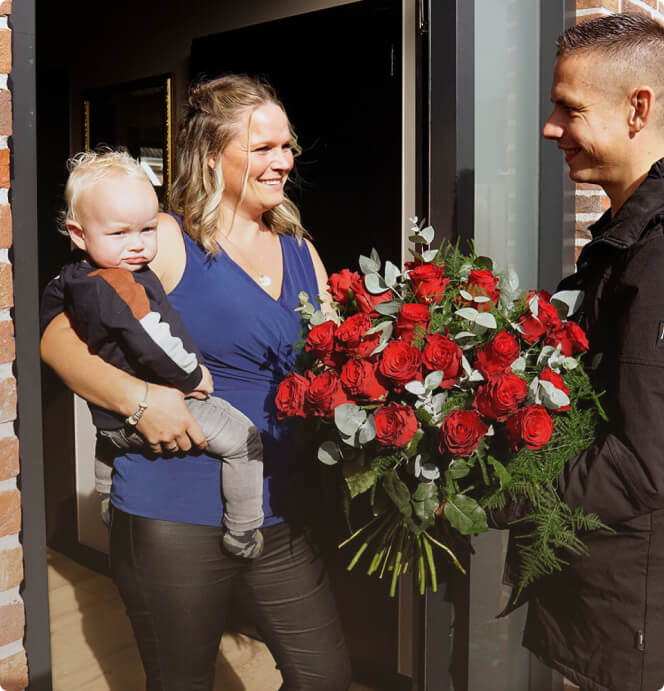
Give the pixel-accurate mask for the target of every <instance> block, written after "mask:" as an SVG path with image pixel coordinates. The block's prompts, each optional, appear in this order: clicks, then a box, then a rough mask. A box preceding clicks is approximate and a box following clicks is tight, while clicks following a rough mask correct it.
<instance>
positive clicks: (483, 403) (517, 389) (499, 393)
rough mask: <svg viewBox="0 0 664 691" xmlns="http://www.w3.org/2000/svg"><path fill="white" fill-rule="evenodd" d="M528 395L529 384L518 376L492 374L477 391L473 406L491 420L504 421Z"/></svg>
mask: <svg viewBox="0 0 664 691" xmlns="http://www.w3.org/2000/svg"><path fill="white" fill-rule="evenodd" d="M527 395H528V384H526V382H525V381H524V380H523V379H521V377H519V376H517V375H516V374H492V375H491V376H490V377H489V379H488V381H487V382H486V383H485V384H482V386H480V387H479V388H478V389H477V394H476V395H475V400H474V401H473V406H474V407H475V408H477V410H478V412H479V413H480V415H483V416H484V417H487V418H489V419H490V420H504V419H505V418H506V417H507V416H508V415H509V414H510V413H513V412H514V411H515V410H516V409H517V408H518V407H519V405H520V404H521V403H523V401H524V400H525V399H526V396H527Z"/></svg>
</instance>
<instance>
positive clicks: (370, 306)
mask: <svg viewBox="0 0 664 691" xmlns="http://www.w3.org/2000/svg"><path fill="white" fill-rule="evenodd" d="M350 289H351V290H352V291H353V295H354V296H355V302H356V303H357V309H358V310H360V312H365V313H366V314H370V315H371V316H372V317H377V316H378V312H376V309H375V308H376V305H378V304H379V303H381V302H389V301H390V300H391V299H392V291H391V290H386V291H385V292H384V293H380V294H379V295H373V294H371V293H370V292H369V291H368V290H367V289H366V288H365V287H364V276H360V275H359V274H358V275H357V277H356V278H354V279H353V282H352V284H351V287H350Z"/></svg>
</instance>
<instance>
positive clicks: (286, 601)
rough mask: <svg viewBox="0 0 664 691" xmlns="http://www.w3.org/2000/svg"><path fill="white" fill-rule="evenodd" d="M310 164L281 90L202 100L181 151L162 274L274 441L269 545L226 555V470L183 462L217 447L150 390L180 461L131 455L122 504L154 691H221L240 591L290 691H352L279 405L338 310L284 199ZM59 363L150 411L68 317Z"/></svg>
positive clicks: (206, 462) (47, 339)
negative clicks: (314, 307) (317, 309)
mask: <svg viewBox="0 0 664 691" xmlns="http://www.w3.org/2000/svg"><path fill="white" fill-rule="evenodd" d="M295 153H297V144H296V140H295V137H294V135H293V133H292V130H291V128H290V125H289V122H288V119H287V117H286V114H285V111H284V108H283V106H282V104H281V103H280V102H279V100H278V99H277V97H276V94H275V93H274V91H273V90H272V89H271V87H269V86H268V85H266V84H264V83H262V82H259V81H257V80H254V79H252V78H248V77H243V76H233V75H231V76H226V77H221V78H219V79H216V80H213V81H211V82H208V83H206V84H201V85H198V86H196V87H195V88H194V89H193V90H192V91H191V93H190V96H189V100H188V106H187V112H186V114H185V117H184V120H183V122H182V124H181V127H180V131H179V136H178V149H177V156H178V177H177V180H176V182H175V184H174V189H173V208H174V209H175V210H176V212H177V213H178V215H176V216H171V215H165V214H162V215H160V219H159V228H158V231H159V252H158V254H157V257H156V258H155V260H154V261H153V262H152V264H151V268H152V269H153V270H154V271H155V272H156V273H157V275H158V276H159V278H160V280H161V281H162V283H163V285H164V288H165V290H166V292H167V293H169V299H170V300H171V302H172V303H173V304H174V306H175V307H176V308H177V309H178V311H179V312H180V314H181V316H182V317H183V319H184V321H185V325H186V327H187V330H188V331H189V333H190V334H191V336H192V337H193V338H194V340H195V341H196V343H197V345H198V346H199V348H200V350H201V352H202V353H203V356H204V358H205V364H206V365H207V367H208V368H209V370H210V371H211V373H212V376H213V379H214V384H215V394H217V395H219V396H221V397H222V398H225V399H227V400H228V401H229V402H230V403H231V404H233V405H235V406H236V407H237V408H239V409H240V410H242V411H243V412H244V413H245V414H246V415H248V416H249V417H250V418H251V419H252V420H253V422H254V423H255V424H256V425H257V426H258V428H259V429H260V430H261V434H262V438H263V445H264V463H265V486H264V487H265V491H264V506H263V509H264V513H265V524H264V528H263V534H264V537H265V546H264V551H263V554H262V556H261V557H260V558H258V559H257V560H256V561H254V562H251V563H249V562H247V560H239V559H234V558H232V557H230V556H228V555H227V554H225V553H224V552H223V550H222V547H221V534H222V533H221V527H220V526H221V516H222V513H223V507H222V504H221V497H222V493H221V490H220V474H219V469H220V464H219V463H218V461H215V460H214V459H212V458H209V457H207V456H205V455H204V454H197V455H189V456H186V455H184V453H182V452H187V451H189V450H190V449H191V446H192V443H193V444H198V445H202V444H203V443H204V442H203V439H202V435H201V432H200V428H198V425H197V424H196V423H195V422H194V421H193V419H192V418H191V417H190V416H189V414H188V412H187V411H186V408H185V407H184V405H183V402H182V396H181V394H179V392H177V391H175V390H173V389H168V388H165V387H159V386H151V387H150V400H149V401H148V407H147V409H145V411H144V413H143V415H142V417H141V418H140V421H139V424H138V430H139V431H140V432H141V433H142V434H143V435H144V436H145V437H146V438H147V440H148V441H149V442H150V445H151V447H152V449H153V451H155V452H156V453H161V452H162V451H168V452H176V451H179V452H180V453H179V454H178V455H175V456H173V455H167V456H166V457H163V456H159V457H157V458H149V459H148V458H146V457H144V456H139V455H135V454H128V455H126V456H121V457H118V458H116V459H115V463H114V475H113V488H112V494H111V503H112V505H113V520H112V528H111V565H112V572H113V576H114V579H115V581H116V583H117V585H118V588H119V590H120V593H121V595H122V598H123V600H124V602H125V605H126V607H127V612H128V614H129V616H130V618H131V621H132V626H133V629H134V633H135V635H136V639H137V642H138V646H139V650H140V653H141V657H142V660H143V664H144V667H145V671H146V677H147V689H148V690H149V691H153V690H164V691H166V690H168V691H193V690H196V691H198V690H199V689H200V690H203V689H210V688H211V687H212V677H213V670H214V663H215V659H216V655H217V651H218V648H219V642H220V638H221V634H222V632H223V630H224V624H225V615H226V611H227V606H228V603H229V601H230V598H231V597H235V596H236V595H237V594H239V592H240V590H241V591H242V592H243V594H245V595H248V598H247V599H248V602H249V603H250V606H251V608H252V613H251V614H252V618H253V621H254V622H255V623H256V626H257V628H258V629H259V631H260V632H261V634H262V636H263V638H264V640H265V641H266V643H267V645H268V646H269V648H270V650H271V652H272V654H273V656H274V658H275V660H276V661H277V665H278V667H279V669H280V670H281V673H282V676H283V679H284V683H283V686H282V689H330V690H334V691H338V690H340V689H345V688H347V687H348V685H349V684H350V671H349V663H348V657H347V653H346V649H345V644H344V641H343V635H342V632H341V628H340V624H339V620H338V615H337V612H336V608H335V605H334V601H333V598H332V595H331V592H330V589H329V585H328V582H327V578H326V576H325V573H324V568H323V566H322V563H321V560H320V559H319V558H318V557H316V556H315V555H314V553H313V552H312V550H311V549H310V547H309V545H308V543H307V541H306V540H305V539H304V538H303V537H302V536H301V535H298V534H297V531H296V530H294V529H293V527H292V525H291V523H292V522H293V521H292V520H291V518H292V517H291V515H290V511H291V510H292V509H293V507H294V506H295V501H296V498H295V496H294V495H295V493H294V488H295V480H294V471H295V470H296V468H295V465H294V464H295V461H296V460H297V455H296V450H295V444H294V440H293V434H292V432H293V430H292V428H291V427H289V426H287V425H285V424H284V423H281V422H278V421H277V419H276V414H275V408H274V403H273V400H274V393H275V390H276V386H277V384H278V382H279V380H280V379H281V378H283V376H285V374H286V373H287V372H288V371H289V370H290V369H291V368H292V365H293V359H294V353H293V343H294V342H295V340H296V339H297V338H298V335H299V317H298V313H296V312H294V308H295V307H296V306H297V304H298V293H299V292H300V291H302V290H305V291H306V292H308V293H309V294H310V295H315V294H317V293H320V294H321V295H326V283H327V275H326V272H325V269H324V267H323V265H322V263H321V261H320V258H319V257H318V255H317V253H316V251H315V250H314V248H313V246H312V245H311V243H310V242H309V241H308V240H307V239H306V238H305V235H306V232H305V231H304V229H303V228H302V225H301V223H300V219H299V213H298V212H297V209H296V208H295V206H294V205H293V204H292V203H291V202H290V201H289V200H288V199H287V198H286V197H285V195H284V185H285V183H286V180H287V178H288V175H289V173H290V172H291V170H292V168H293V157H294V155H295ZM42 355H43V358H44V360H45V361H46V362H47V363H48V364H50V365H51V366H52V367H53V368H54V369H55V370H56V372H58V374H59V375H60V376H61V377H62V378H63V380H64V381H65V383H66V384H67V385H68V386H69V387H70V388H71V389H73V390H74V391H76V392H77V393H79V394H80V395H82V396H83V397H84V398H86V399H88V400H90V401H92V402H93V403H96V404H98V405H101V406H104V407H106V408H109V409H112V410H115V411H117V412H119V413H121V414H123V415H127V416H130V415H132V414H133V413H135V412H136V410H137V407H138V406H139V403H141V402H142V396H143V392H144V385H143V383H142V382H140V381H138V380H136V379H134V378H132V377H131V376H129V375H127V374H126V373H124V372H120V371H119V370H115V369H114V368H112V367H110V366H109V365H107V364H106V363H105V362H103V361H101V360H99V359H98V358H96V357H94V356H91V355H89V354H88V353H87V351H86V350H85V347H84V346H82V343H81V342H80V341H78V339H77V337H76V336H75V334H74V333H73V331H72V330H71V328H70V326H69V324H68V322H67V319H66V317H65V316H64V315H62V314H60V315H58V316H57V317H56V318H55V319H53V321H52V322H51V323H50V324H49V326H48V327H47V329H46V331H45V332H44V335H43V338H42ZM141 407H142V406H141Z"/></svg>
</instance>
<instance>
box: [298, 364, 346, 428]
mask: <svg viewBox="0 0 664 691" xmlns="http://www.w3.org/2000/svg"><path fill="white" fill-rule="evenodd" d="M342 403H348V396H346V392H345V391H344V390H343V388H342V387H341V380H340V379H339V375H338V374H337V373H336V372H335V371H334V370H326V371H325V372H322V373H321V374H318V375H316V376H315V377H314V378H313V379H312V380H311V384H310V385H309V390H308V391H307V394H306V399H305V406H306V411H307V413H309V414H310V415H313V416H315V417H325V418H328V419H330V418H332V417H334V409H335V408H336V407H337V406H338V405H341V404H342Z"/></svg>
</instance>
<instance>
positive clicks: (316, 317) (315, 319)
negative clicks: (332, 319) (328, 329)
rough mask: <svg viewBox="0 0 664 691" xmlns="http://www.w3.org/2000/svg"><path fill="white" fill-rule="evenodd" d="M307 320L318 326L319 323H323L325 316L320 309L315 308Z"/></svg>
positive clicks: (325, 319)
mask: <svg viewBox="0 0 664 691" xmlns="http://www.w3.org/2000/svg"><path fill="white" fill-rule="evenodd" d="M309 321H310V322H311V324H312V326H318V325H319V324H323V323H324V322H326V321H327V317H326V316H325V315H324V314H323V313H322V312H321V311H320V310H316V311H315V312H314V313H313V314H312V315H311V318H310V319H309Z"/></svg>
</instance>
